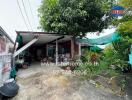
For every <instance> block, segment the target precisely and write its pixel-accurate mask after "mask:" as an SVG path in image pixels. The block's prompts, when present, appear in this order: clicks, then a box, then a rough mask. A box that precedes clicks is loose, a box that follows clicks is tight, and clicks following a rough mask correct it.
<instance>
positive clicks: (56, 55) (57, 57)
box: [56, 40, 58, 65]
mask: <svg viewBox="0 0 132 100" xmlns="http://www.w3.org/2000/svg"><path fill="white" fill-rule="evenodd" d="M57 64H58V41H57V40H56V65H57Z"/></svg>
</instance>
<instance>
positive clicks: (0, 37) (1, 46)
mask: <svg viewBox="0 0 132 100" xmlns="http://www.w3.org/2000/svg"><path fill="white" fill-rule="evenodd" d="M13 45H14V42H13V40H12V39H11V38H10V37H9V35H8V34H7V33H6V32H5V31H4V30H3V28H2V27H1V26H0V54H2V53H9V52H11V49H12V48H13Z"/></svg>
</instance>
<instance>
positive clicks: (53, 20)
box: [39, 0, 110, 36]
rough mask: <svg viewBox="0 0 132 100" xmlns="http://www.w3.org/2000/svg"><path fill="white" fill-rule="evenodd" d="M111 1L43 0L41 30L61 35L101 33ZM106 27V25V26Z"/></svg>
mask: <svg viewBox="0 0 132 100" xmlns="http://www.w3.org/2000/svg"><path fill="white" fill-rule="evenodd" d="M108 1H109V0H43V1H42V4H41V6H40V8H39V16H40V25H41V29H43V30H45V31H50V32H57V33H60V34H72V35H74V36H78V35H81V36H84V35H85V33H86V32H94V31H101V30H102V29H103V28H104V22H103V21H102V20H101V18H102V17H103V15H104V14H105V13H106V12H108V11H109V9H110V2H108ZM105 25H106V24H105Z"/></svg>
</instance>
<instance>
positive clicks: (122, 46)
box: [113, 0, 132, 63]
mask: <svg viewBox="0 0 132 100" xmlns="http://www.w3.org/2000/svg"><path fill="white" fill-rule="evenodd" d="M119 5H121V6H123V7H124V8H125V14H124V16H123V17H122V19H115V20H114V25H117V26H118V28H117V31H118V32H119V33H120V35H121V38H120V40H119V41H116V42H114V43H113V44H114V47H115V49H116V51H117V52H118V53H119V54H120V59H121V60H124V61H126V63H128V60H129V57H128V55H129V53H130V46H131V45H132V0H120V2H119Z"/></svg>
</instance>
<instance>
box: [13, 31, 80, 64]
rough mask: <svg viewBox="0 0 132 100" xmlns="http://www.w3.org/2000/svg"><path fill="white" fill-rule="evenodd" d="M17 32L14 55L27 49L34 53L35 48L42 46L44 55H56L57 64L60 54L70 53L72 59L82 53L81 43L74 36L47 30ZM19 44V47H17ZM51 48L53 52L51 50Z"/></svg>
mask: <svg viewBox="0 0 132 100" xmlns="http://www.w3.org/2000/svg"><path fill="white" fill-rule="evenodd" d="M16 33H17V40H16V42H15V49H14V55H13V57H17V56H18V55H20V54H21V53H22V52H23V51H25V50H29V52H32V55H33V54H34V52H33V50H34V49H39V48H40V49H41V51H43V56H45V57H50V56H51V57H54V58H55V59H54V62H55V64H56V65H57V64H58V62H59V55H60V54H63V53H64V54H69V56H70V58H71V59H72V58H73V57H74V56H75V55H81V54H80V51H81V50H80V49H81V48H80V45H78V44H76V43H75V41H74V39H73V36H70V35H60V34H57V33H47V32H28V31H16ZM17 46H18V48H16V47H17ZM51 48H52V50H51V51H52V53H50V50H49V49H51ZM38 51H39V50H38ZM40 55H41V53H40Z"/></svg>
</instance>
